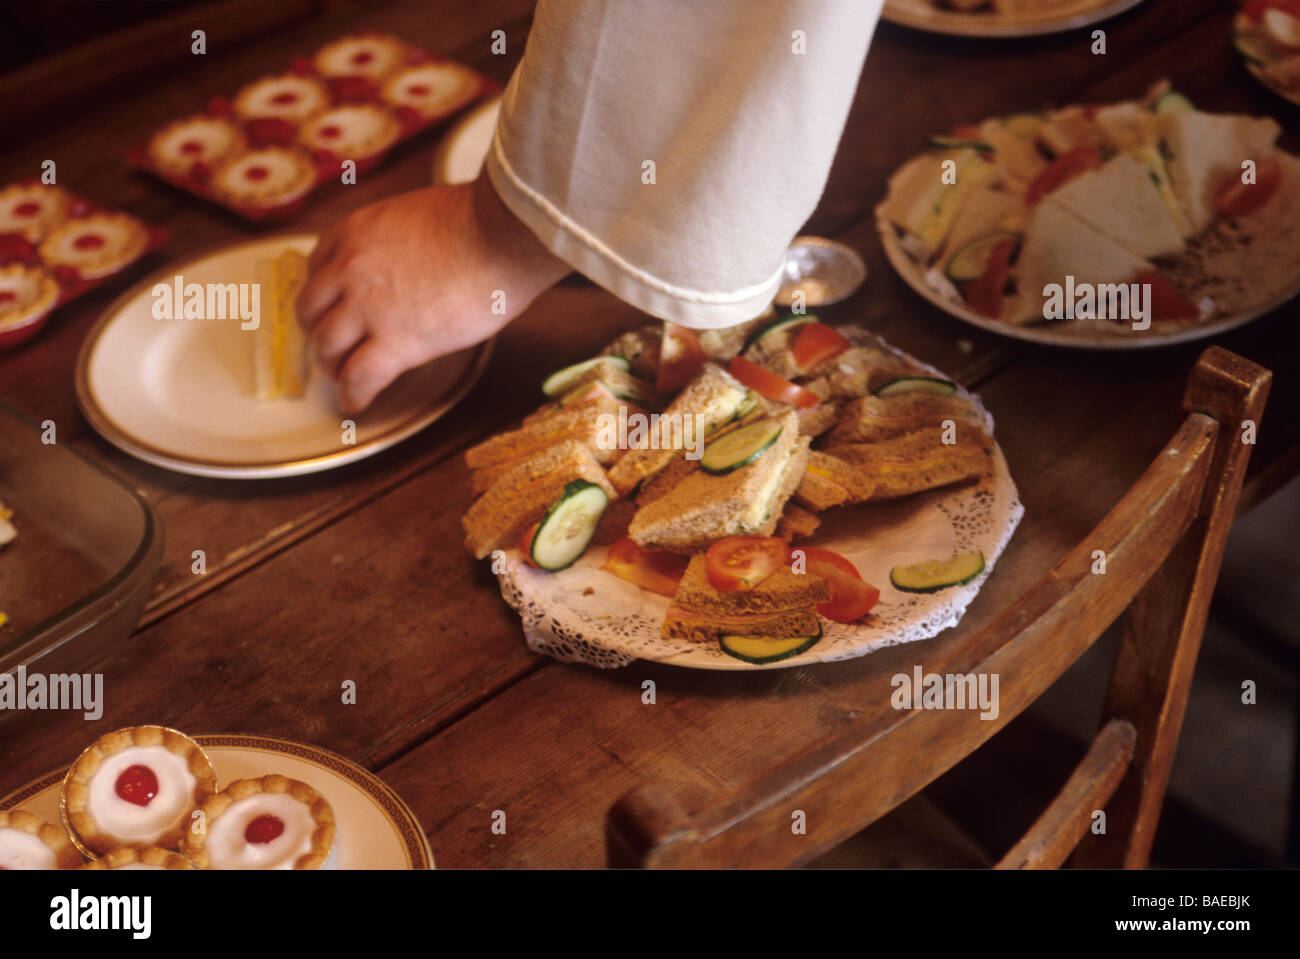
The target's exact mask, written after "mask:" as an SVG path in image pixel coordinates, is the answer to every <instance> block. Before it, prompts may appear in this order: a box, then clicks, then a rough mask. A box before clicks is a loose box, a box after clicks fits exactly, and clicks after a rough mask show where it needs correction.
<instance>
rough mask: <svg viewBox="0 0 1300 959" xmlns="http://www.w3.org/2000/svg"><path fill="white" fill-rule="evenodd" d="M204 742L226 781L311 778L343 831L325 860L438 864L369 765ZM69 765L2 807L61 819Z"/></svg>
mask: <svg viewBox="0 0 1300 959" xmlns="http://www.w3.org/2000/svg"><path fill="white" fill-rule="evenodd" d="M192 738H193V739H194V740H195V741H196V742H198V744H199V745H200V746H202V747H203V750H204V752H206V753H207V754H208V756H209V758H210V759H211V760H212V765H213V766H214V767H215V768H216V770H217V783H218V785H220V786H221V787H223V788H224V787H225V786H226V785H228V784H229V783H231V782H232V781H234V780H236V779H247V778H255V777H259V776H268V775H271V774H272V773H278V774H280V775H282V776H288V777H289V778H291V779H299V780H301V781H302V782H305V783H307V785H309V786H311V787H312V788H313V789H315V790H316V791H317V792H319V793H320V794H321V795H322V796H324V797H325V798H326V800H328V801H329V804H330V806H331V807H332V808H333V810H334V819H335V822H336V824H337V837H336V839H335V841H334V843H335V844H334V850H333V851H332V852H331V853H330V857H329V859H328V860H327V861H326V864H325V868H327V869H329V868H335V869H432V868H434V861H433V852H432V851H431V850H430V848H429V840H428V839H427V838H426V837H425V835H424V830H422V829H421V828H420V824H419V821H418V820H417V819H416V818H415V814H414V813H413V812H412V811H411V809H410V807H409V806H407V805H406V803H404V802H403V801H402V799H401V797H400V796H398V795H397V794H396V793H395V792H393V791H392V790H391V789H390V788H389V787H388V786H387V785H386V784H385V783H384V782H383V781H382V780H380V779H379V778H378V777H377V776H375V775H374V774H373V773H371V772H370V771H368V770H366V769H363V768H362V767H361V766H358V765H357V764H356V763H354V762H352V761H351V760H349V759H344V758H343V757H342V756H340V755H338V754H337V753H332V752H330V751H329V750H327V749H321V748H319V747H317V746H308V745H305V744H303V743H295V742H290V741H289V740H287V739H276V738H274V737H271V736H256V735H245V734H226V733H221V734H205V735H198V736H194V737H192ZM67 772H68V769H67V768H66V767H65V768H62V769H57V770H54V771H53V772H50V773H47V774H46V775H44V776H41V777H40V778H39V779H36V780H33V781H32V782H30V783H28V784H27V785H26V786H23V787H21V788H19V789H17V790H15V791H14V792H11V793H10V794H9V795H7V796H5V797H4V798H3V799H0V812H8V811H10V810H14V809H22V810H24V811H26V812H29V813H31V814H33V815H35V816H39V817H41V818H42V819H44V820H46V821H47V822H51V823H59V822H61V821H62V820H61V812H62V810H61V806H62V802H61V792H62V788H61V787H62V785H63V779H64V777H65V776H66V775H67Z"/></svg>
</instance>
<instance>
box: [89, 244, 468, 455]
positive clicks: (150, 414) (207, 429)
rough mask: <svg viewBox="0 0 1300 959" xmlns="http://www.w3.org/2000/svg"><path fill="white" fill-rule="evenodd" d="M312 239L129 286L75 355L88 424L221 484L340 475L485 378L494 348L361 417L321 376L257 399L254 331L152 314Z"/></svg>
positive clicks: (246, 275)
mask: <svg viewBox="0 0 1300 959" xmlns="http://www.w3.org/2000/svg"><path fill="white" fill-rule="evenodd" d="M315 243H316V237H315V235H314V234H301V233H300V234H289V235H277V236H270V237H266V238H264V239H259V240H250V241H242V242H239V243H236V244H232V245H228V246H224V247H220V248H218V249H215V250H211V251H208V252H206V253H201V254H199V255H197V256H195V257H193V258H191V259H188V260H184V261H181V262H179V263H174V264H171V265H169V266H167V267H166V268H165V269H163V270H160V271H159V272H157V273H155V274H154V275H152V276H150V277H148V278H147V279H145V280H143V281H141V282H140V283H138V284H136V285H135V286H133V287H132V288H131V289H130V290H128V291H127V292H126V293H124V294H123V295H122V296H120V297H119V298H118V299H117V300H116V301H114V302H113V304H112V305H111V306H109V308H108V309H107V310H106V311H105V312H104V315H103V316H102V317H101V318H100V319H99V321H98V322H97V323H96V324H95V326H94V327H93V328H92V329H91V331H90V333H89V335H88V336H87V337H86V339H85V342H84V343H83V344H82V346H81V352H80V354H79V355H78V357H77V370H76V390H77V402H78V405H79V406H80V407H81V411H82V413H83V414H84V415H85V417H86V419H87V420H88V421H89V422H90V424H91V426H93V427H94V428H95V430H96V431H97V432H98V433H99V434H100V435H101V436H103V437H104V438H105V439H106V440H108V441H109V442H110V443H112V444H113V445H114V446H116V447H118V448H119V449H121V450H124V451H125V452H127V453H130V454H131V455H132V456H135V457H138V458H139V459H142V460H144V461H145V462H147V463H152V464H154V465H155V466H161V467H164V468H166V469H172V470H176V471H178V472H182V473H192V474H195V475H198V476H215V477H219V478H225V479H266V478H272V477H279V476H295V475H299V474H302V473H314V472H317V471H319V470H325V469H333V468H334V467H337V466H343V465H344V464H347V463H352V462H355V461H356V460H360V459H364V458H365V457H367V456H373V455H374V454H376V453H378V452H380V451H381V450H385V449H387V448H389V447H390V446H392V445H394V444H395V443H399V442H401V441H402V440H404V439H407V438H408V437H410V436H412V435H413V434H415V433H417V432H419V431H420V430H422V429H424V428H425V427H426V426H428V425H429V424H431V423H433V422H434V421H435V420H437V419H438V418H440V417H441V416H443V415H444V414H445V413H446V412H447V411H448V410H450V409H451V408H452V406H454V405H455V404H456V402H458V401H459V400H460V398H461V397H463V396H464V395H465V393H466V392H468V390H469V389H470V387H471V386H473V385H474V383H475V382H476V381H477V380H478V378H479V376H480V375H482V372H483V369H484V367H485V366H486V364H487V360H488V357H489V356H490V355H491V352H492V341H491V340H489V341H487V342H485V343H481V344H479V345H478V346H474V347H471V348H469V349H465V350H460V351H458V352H456V353H453V354H451V355H449V356H444V357H440V358H438V359H436V360H434V361H432V362H431V363H427V364H425V365H424V366H421V367H419V368H417V369H414V370H410V371H409V372H407V373H405V374H403V375H402V376H401V377H399V378H398V380H397V381H396V382H395V383H393V385H392V386H390V387H389V388H388V389H386V390H385V391H384V392H383V393H381V394H380V395H379V397H378V398H377V399H376V400H375V402H374V403H373V404H372V405H371V406H370V408H369V409H367V410H366V411H365V412H364V413H361V414H359V415H357V416H354V417H351V418H350V420H351V421H352V422H353V423H355V432H354V434H353V432H352V431H349V429H348V427H347V423H346V422H345V421H347V420H348V419H349V418H348V417H344V416H343V415H342V414H340V413H339V412H338V410H337V408H336V405H335V393H334V385H333V383H331V382H330V381H329V380H328V379H327V378H326V377H324V376H323V375H321V374H320V373H319V372H315V371H313V373H312V375H311V378H310V380H309V382H308V385H307V391H306V394H305V395H304V396H302V397H301V398H299V399H281V400H273V401H270V402H260V401H258V400H257V399H256V398H255V396H254V389H253V361H252V334H251V333H249V332H248V331H245V330H243V329H241V321H240V319H239V316H238V314H237V313H236V315H235V316H233V317H231V318H229V319H221V318H208V319H155V318H154V315H153V307H154V303H155V296H154V289H155V287H156V286H157V285H158V284H165V285H169V286H174V284H175V277H177V276H180V277H182V283H183V284H185V285H188V284H191V283H197V284H201V285H203V286H204V288H205V289H206V284H223V285H224V284H231V283H236V284H239V283H254V282H256V279H255V278H256V268H257V264H258V262H259V261H261V260H265V259H268V258H271V257H274V256H276V255H277V254H278V253H280V252H282V251H284V250H286V249H295V250H298V251H299V252H302V253H309V252H310V251H311V249H312V247H313V246H315Z"/></svg>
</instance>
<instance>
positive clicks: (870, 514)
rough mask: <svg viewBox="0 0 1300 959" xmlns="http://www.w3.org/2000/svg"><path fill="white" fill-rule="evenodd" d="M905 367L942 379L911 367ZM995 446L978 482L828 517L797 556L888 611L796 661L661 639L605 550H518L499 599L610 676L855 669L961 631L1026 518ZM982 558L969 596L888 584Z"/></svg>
mask: <svg viewBox="0 0 1300 959" xmlns="http://www.w3.org/2000/svg"><path fill="white" fill-rule="evenodd" d="M840 329H841V332H843V333H844V334H845V335H846V336H848V337H849V339H850V340H852V341H854V342H856V343H859V344H861V345H869V346H875V347H877V348H879V349H884V350H887V351H889V352H892V353H894V354H896V355H899V356H906V354H902V353H901V352H900V351H898V350H895V349H894V348H893V347H890V346H889V345H888V344H886V343H884V341H882V340H880V339H879V338H877V337H875V336H873V335H872V334H870V333H868V332H867V331H865V330H863V329H861V328H860V327H847V328H846V327H841V328H840ZM906 359H908V360H909V361H910V362H912V363H916V364H917V365H918V366H921V367H923V368H924V369H926V370H929V371H930V372H931V373H932V374H933V375H935V376H943V374H942V373H940V372H939V371H938V370H936V369H934V368H933V367H931V366H928V365H926V364H924V363H919V361H917V360H915V359H914V358H912V357H906ZM962 392H963V395H964V396H966V397H967V398H968V399H970V400H971V401H972V402H973V403H974V405H975V406H976V408H977V409H978V410H979V412H980V413H981V414H982V415H983V417H984V418H985V425H986V427H987V430H988V432H989V433H990V435H992V433H993V418H992V417H991V416H989V415H988V413H987V411H985V410H984V407H983V406H982V404H980V402H979V398H978V397H976V396H974V395H973V394H968V393H965V391H962ZM994 445H995V452H994V472H993V474H992V475H991V476H987V477H985V478H984V479H983V480H981V481H980V482H978V483H973V484H968V485H964V486H956V487H950V488H947V489H941V490H934V491H931V492H929V493H922V494H918V495H916V496H909V497H907V498H905V499H902V500H899V501H897V502H892V503H882V504H867V505H863V506H856V507H846V508H843V509H839V510H829V511H827V512H825V513H823V514H822V525H821V527H819V528H818V530H817V532H816V534H815V535H814V536H813V537H811V538H810V539H808V540H806V541H803V540H801V541H798V542H797V543H796V545H799V543H804V544H805V545H808V546H820V547H824V548H827V549H833V550H836V551H837V552H840V553H843V554H844V555H845V556H847V557H848V558H849V559H850V560H851V561H852V562H853V564H854V565H855V566H856V567H857V569H858V571H859V572H860V573H861V574H862V577H863V578H864V579H865V580H867V581H868V582H869V583H872V584H873V585H875V586H878V587H880V601H879V602H878V603H877V604H876V607H875V609H874V610H872V612H871V613H869V614H868V616H867V618H866V620H865V621H864V622H860V623H853V624H842V623H832V622H829V621H827V620H823V621H822V628H823V633H822V638H821V640H820V641H819V642H818V643H817V644H816V645H815V646H813V647H812V648H811V649H809V650H807V651H806V652H804V653H802V654H800V655H798V656H794V657H791V658H790V659H785V660H781V661H780V662H776V663H769V664H767V665H765V666H755V665H751V664H749V663H745V662H742V661H740V660H738V659H734V658H732V657H730V656H728V655H727V654H725V653H723V652H722V651H721V649H719V648H718V647H717V646H714V645H708V644H701V643H692V642H690V641H687V640H672V639H665V638H663V636H662V635H661V633H660V627H661V625H662V623H663V618H664V612H665V610H666V609H667V608H668V602H669V601H668V599H667V598H666V597H663V596H658V595H655V594H654V593H649V592H646V591H644V590H641V589H638V588H637V587H636V586H633V585H632V584H631V583H627V582H624V581H623V580H621V579H619V578H617V577H615V576H613V575H611V574H609V573H606V572H603V571H602V570H601V569H600V567H601V565H602V564H603V563H604V561H605V556H606V554H607V552H608V550H607V549H606V548H605V547H596V548H592V549H588V550H587V552H586V554H585V555H584V556H583V557H582V558H581V559H579V560H578V562H576V563H575V564H574V565H573V566H570V567H569V568H568V569H566V570H563V571H561V572H559V573H545V572H542V571H541V570H538V569H534V568H532V567H530V566H528V565H526V564H525V563H524V562H523V560H522V557H521V555H520V554H519V551H518V550H508V551H507V552H506V554H505V557H504V560H503V561H502V563H501V568H500V571H499V573H498V581H499V585H500V587H501V594H502V596H504V597H505V599H506V602H507V603H509V604H510V606H511V607H513V608H514V609H515V610H516V611H517V612H518V613H519V615H520V617H521V619H522V620H523V628H524V636H525V638H526V639H527V640H528V645H529V646H530V647H532V648H533V649H534V650H536V651H538V652H541V653H545V654H546V655H548V656H552V657H554V658H556V659H559V660H563V661H566V662H582V663H588V664H590V665H593V666H599V667H606V668H608V667H616V666H625V665H627V664H628V663H630V662H632V661H633V660H637V659H648V660H651V661H654V662H660V663H670V664H672V665H674V666H689V667H692V668H695V669H720V670H755V669H788V668H790V667H794V666H806V665H809V664H811V663H824V662H833V661H836V660H844V659H853V658H855V657H858V656H862V655H864V654H866V653H870V652H874V651H875V650H877V649H883V648H884V647H886V646H893V645H897V644H899V643H907V642H914V641H915V640H919V639H927V638H929V637H931V636H934V635H935V634H936V633H939V632H941V631H943V630H945V629H948V628H949V627H951V626H955V625H957V623H958V621H959V620H960V619H961V617H962V615H963V614H964V613H965V611H966V607H967V606H969V605H970V602H971V600H973V599H974V598H975V596H976V594H977V593H978V592H979V591H980V588H981V587H982V586H983V585H984V581H985V580H986V579H987V578H988V576H989V575H990V574H991V573H992V571H993V568H994V566H995V564H996V563H997V560H998V557H999V556H1001V555H1002V550H1003V549H1004V548H1005V547H1006V545H1007V542H1008V541H1009V540H1010V539H1011V534H1012V533H1013V532H1015V529H1016V526H1017V524H1018V523H1019V522H1020V518H1021V516H1022V515H1024V507H1023V506H1022V505H1021V504H1020V497H1019V495H1018V493H1017V492H1016V486H1015V483H1014V482H1013V481H1012V479H1011V473H1010V472H1009V470H1008V468H1007V462H1006V459H1005V457H1003V455H1002V450H1001V448H998V447H997V446H996V443H995V444H994ZM977 549H978V550H981V551H982V552H983V553H984V559H985V571H984V572H983V573H982V574H981V575H980V576H979V577H978V578H977V579H975V580H974V581H973V582H971V583H968V584H967V585H965V586H961V587H954V588H952V589H947V590H941V591H939V592H936V593H904V592H901V591H899V590H896V589H894V588H893V586H891V585H890V581H889V570H890V568H891V567H892V566H896V565H901V564H905V563H914V562H919V561H921V560H926V559H935V558H939V557H943V558H946V557H949V556H954V555H957V554H959V553H965V552H972V551H974V550H977Z"/></svg>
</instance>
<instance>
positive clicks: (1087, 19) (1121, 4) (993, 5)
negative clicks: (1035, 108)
mask: <svg viewBox="0 0 1300 959" xmlns="http://www.w3.org/2000/svg"><path fill="white" fill-rule="evenodd" d="M1141 2H1142V0H885V7H884V10H883V11H882V13H881V16H882V17H884V19H886V20H889V21H891V22H893V23H898V24H901V25H903V26H905V27H914V28H916V29H918V30H929V31H930V32H932V33H949V34H955V35H957V36H965V37H1029V36H1038V35H1041V34H1044V33H1061V32H1064V31H1066V30H1075V29H1077V28H1079V27H1083V26H1087V25H1088V24H1090V23H1097V22H1099V21H1101V20H1106V19H1108V18H1110V17H1113V16H1116V15H1118V14H1120V13H1123V12H1124V11H1125V10H1129V9H1132V8H1133V7H1136V6H1137V5H1138V4H1139V3H1141Z"/></svg>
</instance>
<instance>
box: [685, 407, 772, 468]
mask: <svg viewBox="0 0 1300 959" xmlns="http://www.w3.org/2000/svg"><path fill="white" fill-rule="evenodd" d="M780 435H781V424H780V423H778V422H777V421H776V420H759V421H758V422H757V423H750V424H749V425H748V426H742V427H740V428H739V429H735V430H732V431H731V432H730V433H724V434H723V435H722V436H720V437H718V438H717V439H716V440H714V441H713V442H712V443H710V444H709V445H708V446H706V447H705V448H704V455H703V456H701V457H700V469H702V470H704V472H706V473H712V474H713V475H714V476H722V475H724V474H726V473H730V472H732V471H734V470H738V469H740V468H741V467H742V466H748V465H749V464H750V463H752V462H754V460H756V459H758V458H759V457H760V456H762V455H763V454H764V453H766V452H767V449H768V447H770V446H771V445H772V444H773V443H775V442H776V438H777V437H778V436H780Z"/></svg>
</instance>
